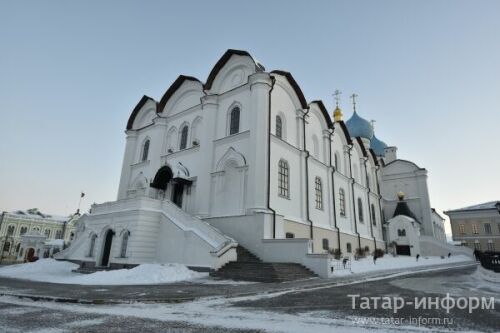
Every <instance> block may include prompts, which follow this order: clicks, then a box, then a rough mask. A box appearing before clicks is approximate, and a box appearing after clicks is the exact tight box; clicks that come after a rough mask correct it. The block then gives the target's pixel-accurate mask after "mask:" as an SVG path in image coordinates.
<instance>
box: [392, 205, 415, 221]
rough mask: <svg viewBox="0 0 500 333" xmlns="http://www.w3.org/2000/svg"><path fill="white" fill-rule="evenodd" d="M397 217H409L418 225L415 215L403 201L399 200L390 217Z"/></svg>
mask: <svg viewBox="0 0 500 333" xmlns="http://www.w3.org/2000/svg"><path fill="white" fill-rule="evenodd" d="M398 215H403V216H407V217H411V218H412V219H414V220H415V221H417V222H418V223H420V221H419V220H418V219H417V217H416V216H415V214H413V212H412V211H411V209H410V207H408V204H407V203H406V201H404V200H400V201H399V202H398V205H397V206H396V210H395V211H394V215H393V216H392V217H396V216H398Z"/></svg>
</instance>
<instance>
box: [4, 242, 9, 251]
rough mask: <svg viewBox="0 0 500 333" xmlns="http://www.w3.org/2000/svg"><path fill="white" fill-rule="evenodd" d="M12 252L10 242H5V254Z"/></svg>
mask: <svg viewBox="0 0 500 333" xmlns="http://www.w3.org/2000/svg"><path fill="white" fill-rule="evenodd" d="M9 250H10V242H5V244H4V245H3V252H9Z"/></svg>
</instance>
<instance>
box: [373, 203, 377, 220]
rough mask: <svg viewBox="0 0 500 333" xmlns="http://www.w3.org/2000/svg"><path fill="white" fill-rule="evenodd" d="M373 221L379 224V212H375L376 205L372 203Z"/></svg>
mask: <svg viewBox="0 0 500 333" xmlns="http://www.w3.org/2000/svg"><path fill="white" fill-rule="evenodd" d="M372 223H373V225H377V214H375V205H374V204H372Z"/></svg>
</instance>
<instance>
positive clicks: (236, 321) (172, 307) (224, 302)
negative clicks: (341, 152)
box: [0, 266, 500, 333]
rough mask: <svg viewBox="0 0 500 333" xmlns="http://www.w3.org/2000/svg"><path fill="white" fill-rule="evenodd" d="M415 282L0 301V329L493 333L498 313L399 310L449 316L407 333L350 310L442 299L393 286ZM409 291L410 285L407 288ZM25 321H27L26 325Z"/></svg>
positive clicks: (426, 276)
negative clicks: (364, 302) (89, 301)
mask: <svg viewBox="0 0 500 333" xmlns="http://www.w3.org/2000/svg"><path fill="white" fill-rule="evenodd" d="M475 270H476V267H471V266H469V267H468V268H454V269H448V270H444V271H434V272H432V271H428V272H425V273H419V274H418V276H416V277H418V278H419V279H422V280H421V281H420V282H419V283H420V284H422V285H428V284H430V283H431V282H432V281H436V280H439V279H444V278H446V277H451V278H453V279H455V280H457V281H459V280H464V281H465V280H467V281H468V280H469V279H472V281H473V279H475V278H476V277H475V276H474V272H475ZM411 278H415V276H406V277H405V276H397V277H393V278H391V279H384V280H382V279H379V280H372V281H364V282H361V283H360V282H352V283H345V284H343V285H341V286H319V287H317V288H311V289H308V290H286V291H276V292H267V293H260V294H257V295H253V296H242V297H234V298H220V297H205V298H201V299H198V300H195V301H192V302H185V303H180V304H144V303H136V304H126V305H125V304H121V305H82V304H64V303H56V302H30V301H29V300H22V299H18V298H15V297H8V296H3V297H0V312H1V313H2V316H0V327H2V329H3V331H5V332H50V333H52V332H54V333H56V332H57V333H59V332H102V331H106V332H138V331H140V332H158V331H161V332H291V333H294V332H315V333H321V332H329V333H330V332H333V331H336V332H373V331H375V332H379V331H380V332H411V331H416V332H420V331H429V330H430V329H432V331H447V332H449V331H453V330H459V331H479V332H496V331H497V329H498V326H497V325H498V318H499V316H500V313H499V312H498V310H487V311H480V312H476V313H474V314H472V315H469V314H467V313H465V314H464V313H462V312H460V311H454V312H451V313H450V314H446V313H443V312H442V311H438V310H428V311H415V310H414V309H411V308H405V309H404V311H403V312H402V313H401V314H400V315H401V316H406V317H407V316H418V315H421V316H435V317H444V316H451V317H452V319H453V320H454V322H453V324H452V325H451V326H421V327H418V326H414V325H409V324H407V323H400V324H391V325H387V324H383V325H381V324H379V323H377V322H375V321H372V320H370V319H377V318H378V319H380V318H382V317H384V316H388V315H393V314H392V313H387V311H367V310H360V309H356V310H353V309H352V308H351V307H350V302H349V300H348V299H347V297H346V295H348V294H352V293H363V294H366V295H379V296H381V295H384V294H389V295H400V296H402V297H415V296H421V295H436V294H443V293H446V292H447V291H448V290H447V287H446V286H443V288H442V289H439V288H437V289H433V290H432V291H431V293H426V292H423V291H416V290H413V289H412V288H407V287H406V286H398V285H397V283H398V282H400V281H402V280H405V279H411ZM410 284H411V283H410ZM26 318H29V319H28V320H27V319H26Z"/></svg>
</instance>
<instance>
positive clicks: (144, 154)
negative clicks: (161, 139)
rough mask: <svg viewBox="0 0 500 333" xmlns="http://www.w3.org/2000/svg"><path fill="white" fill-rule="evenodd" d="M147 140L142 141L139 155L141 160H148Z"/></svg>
mask: <svg viewBox="0 0 500 333" xmlns="http://www.w3.org/2000/svg"><path fill="white" fill-rule="evenodd" d="M149 142H150V140H149V139H148V140H146V142H144V145H143V146H142V155H141V162H144V161H147V160H148V155H149Z"/></svg>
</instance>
